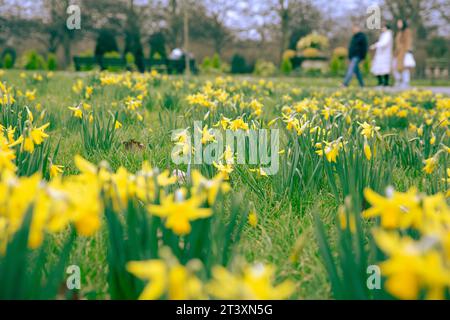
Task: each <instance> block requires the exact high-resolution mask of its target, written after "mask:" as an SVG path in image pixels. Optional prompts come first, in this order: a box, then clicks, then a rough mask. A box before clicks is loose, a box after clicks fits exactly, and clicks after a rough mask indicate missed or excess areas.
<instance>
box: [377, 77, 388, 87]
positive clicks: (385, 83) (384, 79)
mask: <svg viewBox="0 0 450 320" xmlns="http://www.w3.org/2000/svg"><path fill="white" fill-rule="evenodd" d="M377 79H378V85H379V86H385V87H387V86H388V85H389V75H388V74H384V75H381V76H377Z"/></svg>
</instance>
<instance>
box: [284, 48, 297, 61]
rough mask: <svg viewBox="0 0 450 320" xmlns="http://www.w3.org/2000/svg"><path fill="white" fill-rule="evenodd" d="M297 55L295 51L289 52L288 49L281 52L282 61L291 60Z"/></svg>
mask: <svg viewBox="0 0 450 320" xmlns="http://www.w3.org/2000/svg"><path fill="white" fill-rule="evenodd" d="M296 55H297V53H296V52H295V50H291V49H288V50H286V51H284V52H283V60H284V59H289V60H291V59H292V58H294V57H295V56H296Z"/></svg>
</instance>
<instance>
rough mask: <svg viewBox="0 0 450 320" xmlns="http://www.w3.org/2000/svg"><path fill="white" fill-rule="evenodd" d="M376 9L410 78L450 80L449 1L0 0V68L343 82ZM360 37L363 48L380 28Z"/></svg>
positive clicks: (366, 65)
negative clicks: (399, 36) (398, 32)
mask: <svg viewBox="0 0 450 320" xmlns="http://www.w3.org/2000/svg"><path fill="white" fill-rule="evenodd" d="M373 4H377V5H379V7H380V9H381V17H382V22H385V21H388V22H392V25H393V26H394V25H395V23H394V21H395V20H396V19H398V18H405V19H407V20H408V22H409V25H410V27H411V30H412V31H413V35H414V55H415V58H416V61H417V67H416V70H415V73H416V77H436V78H439V77H440V78H447V79H448V70H449V56H450V54H449V52H450V43H449V42H450V41H449V39H450V38H449V34H450V32H449V31H450V27H449V25H450V24H449V20H450V2H449V1H448V0H384V1H383V0H379V1H364V0H346V1H326V0H264V1H263V0H246V1H239V0H195V1H194V0H78V1H69V0H0V54H1V56H0V58H1V60H0V66H1V67H3V68H24V69H31V70H36V69H48V70H58V69H70V70H73V69H77V70H90V69H93V68H97V67H98V65H100V68H103V69H105V68H108V69H111V70H113V69H122V68H126V69H137V70H141V71H143V70H144V69H148V68H151V67H152V66H153V67H154V68H157V67H159V68H161V69H164V68H167V66H168V64H167V61H168V60H176V59H182V58H183V57H188V58H190V59H191V60H192V64H191V65H190V69H192V71H194V72H203V73H235V74H237V73H253V74H257V75H263V76H271V75H275V74H280V73H281V74H286V75H287V74H293V75H297V74H298V75H302V74H307V75H316V74H319V75H329V76H333V75H334V76H342V74H343V73H344V72H345V68H346V63H347V59H346V54H347V46H348V41H349V39H350V37H351V25H352V22H354V21H359V22H361V23H364V22H365V21H366V19H367V17H368V16H369V14H368V13H367V8H368V7H369V6H371V5H373ZM70 5H77V6H79V12H80V18H81V19H80V28H79V29H78V28H76V29H70V28H68V27H67V19H68V18H69V16H70V15H71V14H72V13H73V11H71V12H70V14H69V13H68V12H67V8H68V7H69V6H70ZM75 14H76V12H75ZM363 31H364V32H365V33H366V34H367V36H368V38H369V43H373V42H375V41H376V39H377V38H378V36H379V32H380V31H379V30H368V29H367V28H365V29H364V30H363ZM394 31H395V28H394ZM185 52H188V55H184V53H185ZM74 58H75V59H74ZM101 58H106V59H105V60H104V62H103V64H102V63H99V59H101ZM108 59H109V60H108ZM185 60H187V59H185ZM369 65H370V59H367V61H366V62H365V66H364V67H363V70H365V72H368V70H369ZM169 68H170V66H169ZM170 69H171V71H172V72H176V71H179V72H182V71H183V69H182V68H181V67H180V68H178V67H176V66H172V67H171V68H170Z"/></svg>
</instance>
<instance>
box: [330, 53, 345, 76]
mask: <svg viewBox="0 0 450 320" xmlns="http://www.w3.org/2000/svg"><path fill="white" fill-rule="evenodd" d="M345 69H346V65H345V58H342V57H339V56H337V55H334V56H333V58H331V61H330V73H331V75H333V76H342V75H343V74H344V73H345Z"/></svg>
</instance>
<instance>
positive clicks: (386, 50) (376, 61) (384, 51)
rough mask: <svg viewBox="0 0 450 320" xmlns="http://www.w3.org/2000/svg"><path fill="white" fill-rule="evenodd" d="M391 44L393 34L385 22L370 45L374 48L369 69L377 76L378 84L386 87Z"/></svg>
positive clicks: (389, 69)
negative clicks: (374, 41) (375, 39)
mask: <svg viewBox="0 0 450 320" xmlns="http://www.w3.org/2000/svg"><path fill="white" fill-rule="evenodd" d="M393 46H394V36H393V35H392V31H391V27H390V26H389V25H388V24H385V25H384V26H383V28H382V29H381V34H380V38H379V39H378V41H377V42H376V43H374V44H373V45H371V46H370V49H372V50H375V55H374V57H373V61H372V66H371V68H370V71H371V72H372V73H373V74H374V75H375V76H376V77H377V79H378V86H385V87H386V86H388V85H389V74H390V73H391V66H392V58H393V57H392V49H393Z"/></svg>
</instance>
